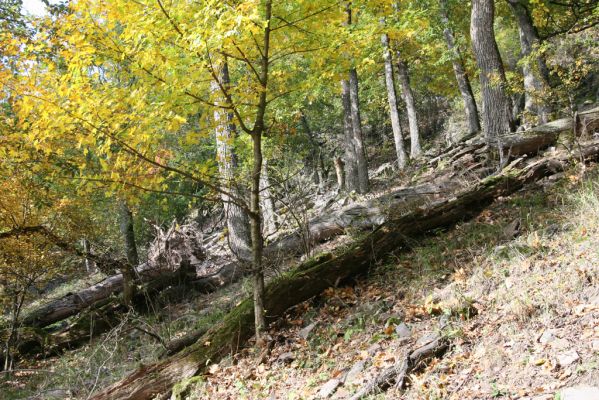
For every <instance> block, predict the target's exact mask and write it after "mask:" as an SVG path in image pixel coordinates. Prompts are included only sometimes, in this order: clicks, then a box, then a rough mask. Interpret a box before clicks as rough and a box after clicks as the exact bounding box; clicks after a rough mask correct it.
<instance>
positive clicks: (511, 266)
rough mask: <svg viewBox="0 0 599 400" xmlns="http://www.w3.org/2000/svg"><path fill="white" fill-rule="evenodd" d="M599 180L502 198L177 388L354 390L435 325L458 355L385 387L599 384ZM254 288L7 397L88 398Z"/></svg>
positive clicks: (420, 391)
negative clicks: (263, 344)
mask: <svg viewBox="0 0 599 400" xmlns="http://www.w3.org/2000/svg"><path fill="white" fill-rule="evenodd" d="M558 178H559V179H558ZM598 189H599V171H598V168H589V169H587V170H586V171H583V170H580V169H573V170H571V171H569V172H567V173H565V174H560V176H559V177H555V176H554V177H552V178H550V179H547V180H545V181H543V182H540V183H539V184H535V185H533V186H529V187H527V188H526V189H525V190H522V191H520V192H518V193H516V194H514V195H512V196H510V197H507V198H503V199H500V201H498V202H496V203H494V204H493V205H492V206H491V207H489V208H488V209H487V210H486V211H484V212H483V213H482V214H481V215H480V216H479V217H478V218H476V219H475V220H473V221H470V222H468V223H463V224H460V225H459V226H457V227H456V228H454V229H452V230H449V231H447V232H441V233H439V234H438V235H435V236H434V237H430V238H428V239H425V240H421V241H419V242H415V243H414V247H413V250H412V251H411V252H408V253H405V254H401V255H398V256H396V257H389V258H388V259H386V260H381V262H380V265H379V266H377V267H376V268H374V269H373V270H372V271H371V273H370V275H369V276H363V277H361V278H360V279H358V280H357V281H355V282H352V283H351V285H349V286H342V287H337V288H331V289H329V290H327V291H326V292H325V294H324V295H322V296H319V297H317V298H315V299H312V300H311V301H309V302H305V303H302V304H300V305H298V306H296V307H295V308H294V309H292V310H290V311H289V313H288V315H287V316H286V318H284V319H283V320H281V321H280V322H279V323H277V324H276V325H274V326H272V327H271V331H270V335H271V336H272V339H273V343H274V346H273V348H272V351H271V352H270V354H269V355H268V356H267V357H263V356H260V355H259V354H258V353H257V350H256V349H254V348H252V347H249V348H248V349H246V350H244V351H243V352H242V353H241V354H238V355H235V356H231V357H227V358H225V359H223V360H222V361H221V362H219V363H218V364H214V365H211V366H210V367H209V371H210V373H209V374H208V375H206V376H202V377H197V378H194V379H192V380H191V381H189V382H183V383H182V384H180V385H178V388H177V389H178V390H179V391H183V392H185V394H186V396H187V398H190V399H273V400H274V399H312V398H322V397H330V398H337V399H345V398H349V397H351V395H352V393H354V392H355V391H356V390H357V389H359V388H360V387H361V386H362V385H363V384H365V383H366V382H369V381H370V380H371V379H372V378H373V377H375V376H377V375H378V374H379V373H380V372H381V371H382V370H384V369H385V368H386V367H388V366H390V365H392V364H394V363H396V362H397V361H398V360H400V359H402V358H404V357H405V355H406V353H407V352H408V351H409V350H411V349H413V348H414V347H415V346H417V344H418V343H419V342H422V341H423V338H425V337H427V336H428V335H429V334H430V333H434V332H437V333H440V334H442V335H443V336H444V337H446V338H447V339H448V340H449V342H450V348H449V351H448V352H447V353H446V354H445V355H444V356H443V357H441V358H440V359H438V360H434V361H433V362H430V363H428V364H427V365H426V366H424V368H423V369H421V370H420V371H419V372H418V373H416V374H412V375H411V376H410V379H409V382H408V385H407V387H406V388H404V389H402V390H400V389H397V388H392V389H391V390H389V391H387V392H386V393H381V394H376V395H373V396H371V398H373V399H374V398H381V399H383V398H388V399H396V398H406V399H488V398H506V399H512V398H513V399H526V398H532V399H535V400H541V399H557V398H560V395H559V393H560V391H561V390H562V389H563V388H566V387H571V386H577V385H584V384H593V383H594V384H595V385H596V384H597V382H599V285H598V283H599V246H598V244H599V190H598ZM351 241H352V235H351V234H349V235H345V236H341V237H338V238H337V239H335V240H334V241H332V242H329V243H326V244H325V245H323V246H322V248H321V249H318V250H326V249H330V248H333V247H338V246H343V245H344V244H347V243H348V242H351ZM272 273H273V274H276V272H272ZM249 293H250V285H249V283H248V281H246V280H243V281H241V282H238V283H236V284H233V285H230V286H228V287H226V288H225V289H223V290H220V291H218V292H215V293H212V294H210V295H203V296H197V295H193V294H192V293H190V294H189V296H185V294H181V293H177V296H178V297H183V298H185V297H187V300H186V301H183V302H173V303H172V304H168V303H169V302H164V304H166V305H165V306H164V308H161V309H157V310H156V312H155V313H151V314H150V315H144V316H139V315H130V316H128V317H127V318H124V319H123V322H122V323H121V324H120V325H119V326H116V327H115V328H114V329H113V330H112V331H110V332H109V333H108V334H105V335H103V336H101V337H99V338H96V339H95V340H94V341H93V342H90V343H89V344H88V345H86V346H84V347H82V348H80V349H77V350H74V351H69V352H66V353H65V354H64V355H63V356H61V357H59V358H52V359H47V360H41V361H32V362H29V363H23V364H22V365H21V369H22V371H20V372H17V373H15V374H14V375H13V377H11V378H10V379H9V380H5V381H4V382H3V383H2V389H1V390H2V393H3V396H4V397H3V398H7V399H11V398H15V399H21V398H37V399H66V398H86V397H88V395H89V394H90V393H92V392H93V391H94V390H97V389H99V388H101V387H104V386H106V385H107V384H109V383H111V382H114V381H115V380H118V379H119V378H121V377H122V376H124V375H126V374H127V373H128V372H130V371H131V370H133V369H135V368H137V367H139V366H141V365H144V364H148V363H151V362H153V361H155V360H157V359H159V358H160V356H161V354H162V353H163V351H164V347H163V343H161V340H162V341H165V342H167V341H169V340H173V339H175V338H177V337H180V336H182V335H183V334H184V333H186V332H188V331H191V330H193V329H194V328H197V327H202V326H210V325H211V324H213V323H214V322H215V321H217V320H219V319H220V318H221V317H222V316H223V315H224V313H226V311H227V310H229V309H230V308H232V307H233V306H234V305H235V304H236V303H237V302H239V301H240V300H241V299H243V298H244V297H245V296H247V295H248V294H249ZM168 295H169V294H168V293H165V296H168ZM440 326H442V327H443V328H442V329H440V328H439V327H440ZM139 328H141V329H139ZM144 331H145V332H144ZM148 332H150V333H152V334H154V336H152V335H149V334H148ZM157 338H160V340H158V339H157ZM562 400H564V399H563V398H562Z"/></svg>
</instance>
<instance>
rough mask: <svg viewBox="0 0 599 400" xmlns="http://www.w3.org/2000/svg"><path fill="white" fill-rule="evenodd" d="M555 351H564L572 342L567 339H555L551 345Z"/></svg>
mask: <svg viewBox="0 0 599 400" xmlns="http://www.w3.org/2000/svg"><path fill="white" fill-rule="evenodd" d="M549 345H550V346H551V348H552V349H553V350H564V349H567V348H568V347H570V342H569V341H568V340H566V339H561V338H558V339H555V340H553V341H552V342H551V343H549Z"/></svg>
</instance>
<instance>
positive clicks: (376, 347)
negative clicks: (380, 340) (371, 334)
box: [366, 343, 381, 356]
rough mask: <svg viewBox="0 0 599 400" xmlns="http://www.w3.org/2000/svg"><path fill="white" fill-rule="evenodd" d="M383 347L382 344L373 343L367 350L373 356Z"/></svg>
mask: <svg viewBox="0 0 599 400" xmlns="http://www.w3.org/2000/svg"><path fill="white" fill-rule="evenodd" d="M380 349H381V345H380V344H376V343H375V344H373V345H371V346H370V347H369V348H368V349H366V352H367V353H368V355H369V356H373V355H375V354H376V353H377V352H378V351H379V350H380Z"/></svg>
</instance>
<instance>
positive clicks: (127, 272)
mask: <svg viewBox="0 0 599 400" xmlns="http://www.w3.org/2000/svg"><path fill="white" fill-rule="evenodd" d="M119 214H120V228H121V234H122V235H123V241H124V244H125V254H126V255H127V263H126V264H125V265H124V266H123V268H122V269H121V274H122V275H123V304H124V305H125V307H131V306H132V300H133V296H135V286H136V283H135V281H136V276H135V268H136V267H137V266H138V265H139V256H138V255H137V245H136V243H135V231H134V229H133V213H131V210H130V209H129V205H128V204H127V202H126V201H125V200H119Z"/></svg>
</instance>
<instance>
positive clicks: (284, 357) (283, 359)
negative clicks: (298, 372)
mask: <svg viewBox="0 0 599 400" xmlns="http://www.w3.org/2000/svg"><path fill="white" fill-rule="evenodd" d="M293 360H295V356H294V355H293V353H292V352H290V351H288V352H286V353H282V354H281V355H280V356H279V357H278V358H277V362H280V363H283V364H290V363H291V362H292V361H293Z"/></svg>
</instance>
